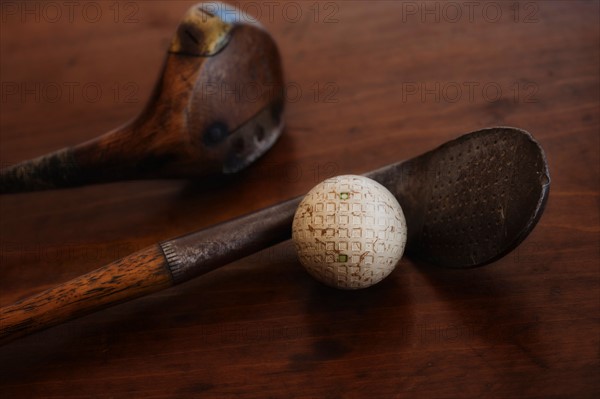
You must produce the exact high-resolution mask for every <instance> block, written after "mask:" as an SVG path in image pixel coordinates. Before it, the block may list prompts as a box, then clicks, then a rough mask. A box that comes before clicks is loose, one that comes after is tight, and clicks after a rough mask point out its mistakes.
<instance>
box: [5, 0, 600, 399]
mask: <svg viewBox="0 0 600 399" xmlns="http://www.w3.org/2000/svg"><path fill="white" fill-rule="evenodd" d="M75 3H76V4H75V5H73V6H66V5H64V4H63V2H51V3H27V4H26V3H21V2H3V4H2V5H1V7H2V15H1V18H2V25H1V41H0V50H1V61H0V66H1V80H2V100H1V106H2V107H1V118H0V128H1V136H0V137H1V140H2V142H1V148H0V159H1V162H2V163H3V164H4V165H6V164H11V163H14V162H17V161H20V160H22V159H25V158H28V157H32V156H37V155H40V154H42V153H45V152H48V151H51V150H55V149H58V148H60V147H63V146H67V145H71V144H75V143H77V142H80V141H82V140H84V139H88V138H91V137H94V136H96V135H98V134H100V133H103V132H105V131H107V130H109V129H111V128H113V127H115V126H117V125H119V124H121V123H124V122H125V121H127V120H128V119H130V118H132V117H133V116H135V115H136V114H137V113H138V112H139V111H140V110H141V109H142V107H143V105H144V103H145V100H146V99H147V98H148V97H149V95H150V92H151V89H152V87H153V85H154V82H155V79H156V78H157V75H158V72H159V70H160V66H161V63H162V61H163V57H164V53H165V49H166V48H167V46H168V43H169V41H170V38H171V36H172V34H173V32H174V30H175V27H176V25H177V23H178V21H179V18H180V16H181V15H182V14H183V13H184V11H185V10H186V9H187V8H188V7H189V6H190V5H191V4H193V3H190V2H169V3H167V2H147V3H144V2H126V3H113V2H81V3H79V2H75ZM238 5H239V3H238ZM241 6H242V8H245V9H246V11H248V12H249V13H251V14H254V15H257V16H258V17H259V19H260V20H261V21H262V22H263V23H264V25H265V26H266V27H267V28H268V29H269V30H270V32H272V34H273V36H274V38H275V39H276V41H277V43H278V45H279V47H280V50H281V54H282V57H283V63H284V67H285V72H286V79H287V82H288V85H289V90H288V104H287V110H286V119H287V128H286V131H285V133H284V136H283V137H282V138H281V141H280V142H279V143H278V144H277V145H276V146H275V147H274V148H273V149H272V150H271V151H270V152H269V153H268V155H267V156H265V157H264V158H263V159H262V160H261V161H260V162H259V163H257V164H256V165H254V166H252V168H251V169H250V170H248V171H247V173H244V174H243V176H241V177H240V179H238V180H237V181H236V182H235V183H234V184H223V185H217V186H216V187H211V188H210V189H206V188H203V186H202V184H194V183H191V182H184V181H175V182H164V181H148V182H133V183H119V184H109V185H103V186H96V187H89V188H81V189H71V190H64V191H52V192H44V193H33V194H23V195H10V196H3V197H1V198H0V206H1V210H0V218H1V225H0V226H1V252H0V254H1V267H0V291H1V292H0V304H1V305H6V304H8V303H10V302H12V301H15V300H17V299H19V298H22V297H24V296H27V295H30V294H32V293H35V292H39V291H40V290H43V289H45V288H48V287H50V286H52V285H54V284H56V283H59V282H63V281H66V280H68V279H69V278H72V277H74V276H77V275H80V274H82V273H84V272H87V271H89V270H92V269H94V268H96V267H98V266H100V265H103V264H105V263H107V262H109V261H112V260H115V259H117V258H119V257H121V256H124V255H126V254H128V253H130V252H132V251H134V250H136V249H140V248H142V247H145V246H147V245H149V244H152V243H155V242H157V241H160V240H164V239H167V238H170V237H173V236H177V235H180V234H183V233H186V232H188V231H191V230H195V229H198V228H202V227H206V226H210V225H212V224H214V223H217V222H220V221H224V220H227V219H230V218H233V217H235V216H238V215H241V214H244V213H248V212H251V211H254V210H257V209H260V208H262V207H265V206H268V205H271V204H274V203H277V202H279V201H282V200H284V199H287V198H290V197H293V196H296V195H299V194H302V193H304V192H306V191H307V190H308V189H310V188H311V187H312V186H313V185H314V184H316V183H317V182H319V181H320V180H322V179H324V178H326V177H328V176H332V175H335V174H341V173H363V172H365V171H368V170H371V169H374V168H376V167H379V166H383V165H385V164H388V163H391V162H394V161H397V160H401V159H405V158H410V157H412V156H415V155H418V154H420V153H422V152H424V151H426V150H429V149H431V148H433V147H435V146H437V145H439V144H441V143H443V142H445V141H447V140H449V139H452V138H454V137H457V136H458V135H460V134H462V133H466V132H469V131H472V130H477V129H480V128H482V127H487V126H494V125H510V126H517V127H520V128H523V129H526V130H528V131H530V132H531V133H532V134H533V135H534V136H535V137H536V138H537V139H538V140H539V142H540V143H541V144H542V146H543V147H544V149H545V151H546V153H547V156H548V161H549V163H550V170H551V174H552V190H551V195H550V199H549V202H548V206H547V209H546V212H545V214H544V215H543V217H542V219H541V221H540V223H539V225H538V226H537V228H536V229H535V230H534V231H533V233H532V234H531V235H530V236H529V237H528V238H527V240H526V241H525V242H524V243H523V244H522V245H521V246H520V247H519V248H517V249H516V250H515V251H514V252H513V253H511V254H510V255H508V256H506V257H505V258H503V259H502V260H500V261H498V262H496V263H494V264H493V265H490V266H488V267H485V268H481V269H476V270H466V271H448V270H442V269H437V268H433V267H427V266H419V267H418V266H417V265H415V264H414V263H413V262H411V261H410V260H409V259H403V260H402V261H401V262H400V264H399V266H398V267H397V269H396V271H395V272H394V273H393V274H392V275H391V276H390V277H389V278H388V279H387V280H385V281H384V282H382V283H381V284H380V285H378V286H375V287H373V288H371V289H368V290H364V291H360V292H341V291H335V290H332V289H329V288H326V287H324V286H321V285H320V284H319V283H317V282H315V281H313V280H312V279H311V278H310V277H309V276H308V275H307V274H306V273H305V272H304V270H303V269H302V268H301V266H300V265H299V263H298V261H297V259H296V256H295V253H294V251H293V247H292V245H291V243H290V242H286V243H284V244H281V245H278V246H276V247H273V248H271V249H269V250H266V251H263V252H261V253H259V254H256V255H255V256H251V257H249V258H247V259H244V260H242V261H239V262H236V263H234V264H231V265H229V266H227V267H225V268H222V269H220V270H218V271H215V272H213V273H210V274H208V275H206V276H204V277H201V278H199V279H197V280H194V281H192V282H189V283H186V284H184V285H182V286H178V287H176V288H172V289H169V290H166V291H163V292H160V293H158V294H155V295H152V296H149V297H145V298H142V299H139V300H135V301H133V302H129V303H126V304H123V305H120V306H117V307H114V308H111V309H108V310H105V311H102V312H99V313H96V314H93V315H90V316H86V317H84V318H81V319H79V320H76V321H73V322H70V323H67V324H64V325H61V326H58V327H55V328H52V329H50V330H47V331H44V332H41V333H38V334H35V335H32V336H30V337H27V338H24V339H21V340H18V341H15V342H13V343H11V344H9V345H7V346H5V347H2V348H0V394H1V396H2V397H4V398H17V397H37V398H39V397H48V398H79V397H86V398H87V397H93V398H133V397H144V398H159V397H160V398H162V397H180V398H188V397H194V398H200V397H210V398H213V397H215V398H342V397H343V398H365V397H373V398H389V397H394V398H396V397H397V398H400V397H421V398H424V397H544V398H548V397H569V398H574V397H593V396H595V394H597V393H598V392H600V379H599V378H598V376H599V371H600V367H599V349H598V348H599V340H600V334H599V333H600V329H599V316H600V314H599V313H600V312H599V304H600V288H599V281H600V271H599V262H598V261H599V233H600V228H599V223H600V221H599V218H600V216H599V195H600V189H599V178H600V172H599V162H600V158H599V152H600V151H599V148H600V143H599V134H598V133H599V126H600V122H599V111H598V110H599V106H600V101H599V96H600V93H599V68H600V65H599V64H600V62H599V48H600V43H599V42H600V39H599V37H600V34H599V11H600V10H599V3H598V2H597V1H590V2H574V1H543V2H521V3H517V2H514V1H497V2H492V3H486V2H474V3H469V2H454V3H443V2H430V3H419V2H392V1H373V2H366V1H352V2H345V3H339V4H338V3H331V2H321V3H317V2H309V1H306V2H291V3H281V2H271V3H269V2H266V3H260V2H251V3H244V4H241ZM52 7H54V8H52ZM32 10H33V11H32ZM57 10H58V11H57ZM59 13H60V15H59Z"/></svg>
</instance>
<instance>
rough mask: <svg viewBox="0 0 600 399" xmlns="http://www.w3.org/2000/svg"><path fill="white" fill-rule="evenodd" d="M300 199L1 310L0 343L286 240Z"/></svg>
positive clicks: (112, 265) (146, 252)
mask: <svg viewBox="0 0 600 399" xmlns="http://www.w3.org/2000/svg"><path fill="white" fill-rule="evenodd" d="M299 202H300V198H296V199H293V200H289V201H286V202H283V203H280V204H278V205H274V206H271V207H269V208H266V209H263V210H260V211H258V212H255V213H252V214H249V215H246V216H242V217H240V218H237V219H234V220H231V221H228V222H224V223H221V224H219V225H216V226H213V227H210V228H207V229H204V230H200V231H198V232H196V233H191V234H188V235H185V236H182V237H179V238H176V239H173V240H170V241H165V242H163V243H161V244H156V245H152V246H150V247H148V248H146V249H143V250H141V251H138V252H136V253H134V254H131V255H129V256H126V257H124V258H122V259H120V260H117V261H115V262H113V263H110V264H108V265H106V266H104V267H101V268H99V269H97V270H94V271H92V272H90V273H88V274H85V275H83V276H80V277H77V278H75V279H73V280H71V281H68V282H66V283H64V284H61V285H58V286H56V287H53V288H50V289H48V290H46V291H44V292H42V293H40V294H37V295H34V296H31V297H28V298H25V299H23V300H21V301H18V302H16V303H14V304H11V305H8V306H5V307H3V308H1V309H0V344H5V343H8V342H10V341H12V340H14V339H16V338H19V337H21V336H25V335H28V334H31V333H33V332H36V331H39V330H43V329H46V328H48V327H51V326H53V325H56V324H60V323H63V322H66V321H68V320H71V319H74V318H77V317H80V316H83V315H86V314H89V313H92V312H95V311H97V310H100V309H103V308H106V307H109V306H112V305H115V304H118V303H121V302H125V301H128V300H131V299H134V298H138V297H140V296H144V295H148V294H151V293H153V292H156V291H160V290H162V289H165V288H168V287H170V286H172V285H175V284H178V283H181V282H183V281H186V280H189V279H191V278H193V277H196V276H198V275H201V274H204V273H207V272H209V271H211V270H213V269H215V268H218V267H220V266H223V265H226V264H228V263H231V262H233V261H235V260H237V259H241V258H243V257H245V256H248V255H251V254H253V253H255V252H257V251H260V250H262V249H265V248H267V247H269V246H271V245H274V244H276V243H278V242H281V241H284V240H286V239H289V238H290V237H291V225H292V219H293V217H294V212H295V210H296V207H297V206H298V203H299Z"/></svg>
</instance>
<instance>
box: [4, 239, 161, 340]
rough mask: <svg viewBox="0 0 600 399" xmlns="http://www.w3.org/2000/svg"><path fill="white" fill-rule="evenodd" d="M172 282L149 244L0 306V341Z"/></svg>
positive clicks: (145, 293)
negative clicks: (122, 256)
mask: <svg viewBox="0 0 600 399" xmlns="http://www.w3.org/2000/svg"><path fill="white" fill-rule="evenodd" d="M171 285H173V281H172V277H171V273H170V271H169V269H168V267H167V262H166V259H165V257H164V255H163V253H162V250H161V249H160V247H159V246H158V245H153V246H151V247H148V248H146V249H143V250H141V251H138V252H136V253H133V254H131V255H129V256H126V257H125V258H122V259H120V260H117V261H115V262H113V263H110V264H108V265H106V266H104V267H102V268H100V269H96V270H94V271H92V272H90V273H88V274H85V275H83V276H80V277H77V278H75V279H73V280H71V281H68V282H66V283H64V284H61V285H58V286H56V287H54V288H50V289H48V290H46V291H44V292H42V293H40V294H37V295H34V296H31V297H29V298H25V299H23V300H21V301H18V302H16V303H14V304H12V305H8V306H6V307H3V308H1V309H0V344H5V343H8V342H10V341H12V340H14V339H16V338H18V337H21V336H24V335H27V334H31V333H33V332H35V331H38V330H43V329H45V328H48V327H51V326H53V325H56V324H59V323H62V322H65V321H67V320H70V319H73V318H76V317H79V316H83V315H85V314H88V313H91V312H94V311H96V310H99V309H102V308H105V307H107V306H110V305H114V304H117V303H120V302H124V301H127V300H129V299H133V298H137V297H140V296H143V295H147V294H150V293H152V292H155V291H159V290H162V289H164V288H167V287H169V286H171Z"/></svg>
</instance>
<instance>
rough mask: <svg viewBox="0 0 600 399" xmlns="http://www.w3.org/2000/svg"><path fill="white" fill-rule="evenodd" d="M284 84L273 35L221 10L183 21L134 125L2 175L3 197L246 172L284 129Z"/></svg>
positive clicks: (216, 5)
mask: <svg viewBox="0 0 600 399" xmlns="http://www.w3.org/2000/svg"><path fill="white" fill-rule="evenodd" d="M283 110H284V81H283V72H282V66H281V59H280V55H279V51H278V49H277V45H276V44H275V42H274V40H273V38H272V37H271V35H270V34H269V33H268V32H267V31H266V30H265V29H264V28H263V27H262V26H261V25H260V23H259V22H258V21H256V20H255V19H254V18H253V17H251V16H249V15H247V14H246V13H244V12H243V11H241V10H239V9H237V8H235V7H233V6H230V5H228V4H225V3H220V2H209V3H200V4H197V5H195V6H193V7H191V8H190V9H189V10H188V11H187V13H186V14H185V15H184V17H183V19H182V21H181V23H180V24H179V26H178V28H177V31H176V33H175V35H174V37H173V39H172V41H171V44H170V46H169V49H168V53H167V56H166V60H165V63H164V66H163V69H162V72H161V74H160V77H159V79H158V82H157V83H156V86H155V89H154V93H153V95H152V97H151V99H150V101H149V102H148V104H147V106H146V107H145V109H144V110H143V111H142V113H141V114H140V115H139V116H138V117H137V118H135V119H134V120H133V121H132V122H130V123H128V124H126V125H124V126H122V127H120V128H117V129H115V130H113V131H111V132H109V133H107V134H104V135H102V136H100V137H97V138H95V139H92V140H90V141H87V142H85V143H82V144H79V145H76V146H74V147H69V148H65V149H63V150H59V151H57V152H54V153H52V154H48V155H45V156H42V157H39V158H36V159H33V160H30V161H25V162H22V163H20V164H17V165H14V166H12V167H10V168H7V169H4V170H2V172H1V173H0V192H1V193H13V192H23V191H34V190H45V189H54V188H63V187H73V186H81V185H86V184H93V183H103V182H112V181H119V180H137V179H157V178H160V179H163V178H200V177H206V176H211V175H212V176H214V175H219V174H229V173H235V172H238V171H240V170H241V169H243V168H245V167H246V166H248V165H249V164H250V163H252V162H253V161H255V160H256V159H257V158H259V157H260V156H261V155H263V154H264V153H265V152H266V151H267V150H268V149H269V148H271V146H272V145H273V144H274V143H275V141H276V140H277V138H278V137H279V135H280V134H281V132H282V130H283Z"/></svg>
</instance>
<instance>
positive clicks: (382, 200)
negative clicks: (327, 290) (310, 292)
mask: <svg viewBox="0 0 600 399" xmlns="http://www.w3.org/2000/svg"><path fill="white" fill-rule="evenodd" d="M292 238H293V240H294V244H295V246H296V250H297V252H298V257H299V259H300V263H301V264H302V265H303V266H304V268H305V269H306V270H307V271H308V273H310V274H311V275H312V276H313V277H315V278H316V279H317V280H319V281H321V282H322V283H325V284H327V285H329V286H332V287H336V288H342V289H358V288H366V287H369V286H371V285H373V284H376V283H378V282H379V281H381V280H382V279H384V278H385V277H386V276H388V275H389V274H390V273H391V272H392V270H394V268H395V267H396V264H397V263H398V261H399V260H400V258H401V257H402V253H403V252H404V246H405V244H406V221H405V219H404V213H403V212H402V208H401V207H400V204H399V203H398V201H397V200H396V198H395V197H394V195H393V194H392V193H390V192H389V191H388V190H387V189H386V188H385V187H384V186H382V185H381V184H379V183H377V182H376V181H374V180H371V179H369V178H366V177H363V176H355V175H343V176H337V177H333V178H330V179H327V180H325V181H323V182H321V183H319V184H318V185H317V186H315V187H314V188H313V189H312V190H310V191H309V193H308V194H307V195H306V196H305V197H304V199H303V200H302V201H301V202H300V205H299V206H298V209H297V210H296V214H295V215H294V222H293V225H292Z"/></svg>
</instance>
